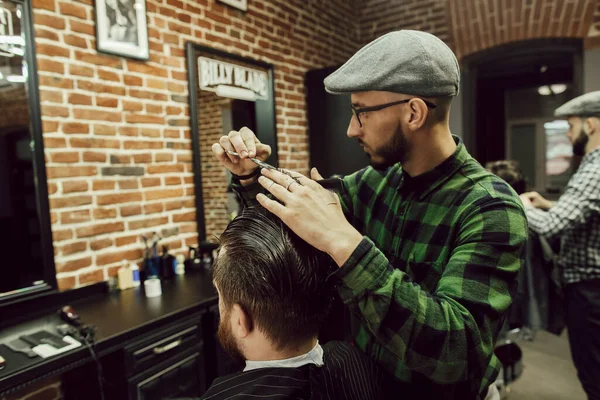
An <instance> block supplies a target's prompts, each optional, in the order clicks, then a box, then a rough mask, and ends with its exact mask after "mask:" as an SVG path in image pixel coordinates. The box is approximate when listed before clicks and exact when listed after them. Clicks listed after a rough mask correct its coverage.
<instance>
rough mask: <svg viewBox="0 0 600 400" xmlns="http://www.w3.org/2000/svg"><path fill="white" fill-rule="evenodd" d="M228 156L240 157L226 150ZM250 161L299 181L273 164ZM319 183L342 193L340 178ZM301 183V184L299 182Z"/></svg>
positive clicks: (322, 180) (323, 180)
mask: <svg viewBox="0 0 600 400" xmlns="http://www.w3.org/2000/svg"><path fill="white" fill-rule="evenodd" d="M226 151H227V154H231V155H232V156H237V157H239V156H240V155H239V154H238V153H236V152H235V151H231V150H226ZM250 161H252V162H253V163H255V164H256V165H258V166H259V167H261V168H266V169H273V170H275V171H279V172H281V173H282V174H286V175H288V176H291V177H292V178H293V179H294V180H296V182H298V181H297V179H296V178H297V177H296V176H294V175H292V174H291V173H290V172H289V171H286V170H285V169H282V168H275V167H274V166H272V165H271V164H267V163H266V162H264V161H260V160H259V159H257V158H251V159H250ZM315 182H317V183H318V184H319V185H321V186H323V187H324V188H325V189H328V190H332V191H334V192H336V193H341V192H342V180H341V179H340V178H328V179H320V180H318V181H315ZM298 183H299V182H298Z"/></svg>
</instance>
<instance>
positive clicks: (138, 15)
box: [96, 0, 150, 60]
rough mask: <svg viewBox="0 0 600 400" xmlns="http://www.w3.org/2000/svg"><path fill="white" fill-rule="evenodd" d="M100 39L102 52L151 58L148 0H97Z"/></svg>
mask: <svg viewBox="0 0 600 400" xmlns="http://www.w3.org/2000/svg"><path fill="white" fill-rule="evenodd" d="M96 43H97V45H96V47H97V49H98V51H100V52H103V53H109V54H115V55H119V56H124V57H129V58H135V59H138V60H147V59H148V58H149V57H150V54H149V51H148V25H147V22H146V0H96Z"/></svg>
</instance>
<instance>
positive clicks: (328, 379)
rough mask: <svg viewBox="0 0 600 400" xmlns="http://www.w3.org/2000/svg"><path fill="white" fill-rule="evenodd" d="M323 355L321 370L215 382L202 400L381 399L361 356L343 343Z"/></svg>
mask: <svg viewBox="0 0 600 400" xmlns="http://www.w3.org/2000/svg"><path fill="white" fill-rule="evenodd" d="M323 352H324V354H323V362H324V365H323V366H322V367H318V366H316V365H314V364H308V365H303V366H301V367H298V368H261V369H255V370H250V371H247V372H240V373H237V374H232V375H228V376H224V377H221V378H217V379H216V380H215V381H214V383H213V385H212V386H211V387H210V389H208V391H207V392H206V393H205V394H204V396H203V397H202V400H229V399H231V400H233V399H235V400H240V399H254V400H256V399H270V400H279V399H298V400H338V399H340V400H341V399H345V400H354V399H355V400H370V399H382V398H383V394H382V392H383V389H382V381H383V375H382V373H381V372H380V371H379V369H378V368H377V366H376V365H375V363H374V362H373V361H372V360H371V359H369V358H368V357H367V356H366V355H365V354H364V353H362V352H361V351H360V350H358V349H356V348H355V347H354V346H352V345H351V344H348V343H343V342H329V343H327V344H326V345H324V346H323Z"/></svg>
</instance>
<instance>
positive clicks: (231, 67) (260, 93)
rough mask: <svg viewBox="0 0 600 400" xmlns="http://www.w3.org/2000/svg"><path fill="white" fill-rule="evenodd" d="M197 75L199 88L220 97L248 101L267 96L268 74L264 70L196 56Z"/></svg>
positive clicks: (264, 98) (262, 98) (263, 98)
mask: <svg viewBox="0 0 600 400" xmlns="http://www.w3.org/2000/svg"><path fill="white" fill-rule="evenodd" d="M198 77H199V81H200V89H201V90H208V91H211V92H215V93H216V94H217V95H218V96H221V97H230V98H234V99H242V100H249V101H255V100H258V99H260V100H267V99H268V98H269V93H268V88H269V85H268V82H269V76H268V75H267V73H266V72H265V71H261V70H258V69H253V68H248V67H243V66H241V65H236V64H231V63H228V62H224V61H219V60H213V59H211V58H206V57H198Z"/></svg>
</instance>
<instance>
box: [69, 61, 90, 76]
mask: <svg viewBox="0 0 600 400" xmlns="http://www.w3.org/2000/svg"><path fill="white" fill-rule="evenodd" d="M69 73H70V74H71V75H78V76H90V77H91V76H94V69H93V68H90V67H84V66H82V65H74V64H71V65H69Z"/></svg>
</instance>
